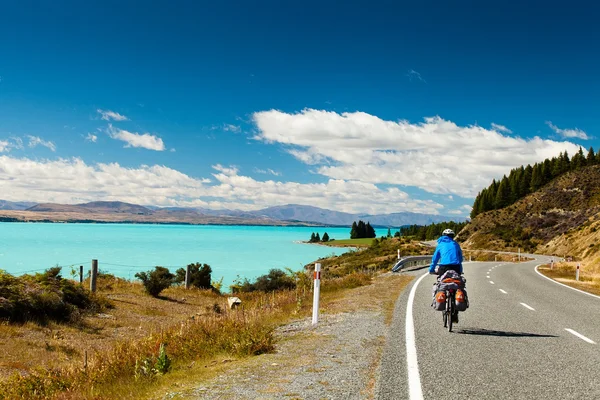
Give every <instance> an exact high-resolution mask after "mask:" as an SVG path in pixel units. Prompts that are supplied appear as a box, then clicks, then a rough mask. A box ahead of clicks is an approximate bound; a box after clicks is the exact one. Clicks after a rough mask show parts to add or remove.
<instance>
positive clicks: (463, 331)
mask: <svg viewBox="0 0 600 400" xmlns="http://www.w3.org/2000/svg"><path fill="white" fill-rule="evenodd" d="M456 333H461V334H463V335H481V336H503V337H558V336H556V335H539V334H537V333H527V332H510V331H494V330H489V329H460V330H457V331H456Z"/></svg>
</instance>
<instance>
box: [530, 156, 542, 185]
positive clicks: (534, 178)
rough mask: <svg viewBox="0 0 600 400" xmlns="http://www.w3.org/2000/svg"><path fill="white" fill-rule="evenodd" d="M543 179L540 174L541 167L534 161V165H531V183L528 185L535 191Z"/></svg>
mask: <svg viewBox="0 0 600 400" xmlns="http://www.w3.org/2000/svg"><path fill="white" fill-rule="evenodd" d="M543 179H544V178H543V176H542V167H541V166H540V164H538V163H535V165H534V166H533V172H532V173H531V184H530V185H529V187H530V189H531V191H532V192H535V191H537V190H538V189H539V188H541V187H542V186H543V185H544V181H543Z"/></svg>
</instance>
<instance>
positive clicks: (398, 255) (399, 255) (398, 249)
mask: <svg viewBox="0 0 600 400" xmlns="http://www.w3.org/2000/svg"><path fill="white" fill-rule="evenodd" d="M399 259H400V249H398V260H399Z"/></svg>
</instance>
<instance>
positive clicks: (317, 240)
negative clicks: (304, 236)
mask: <svg viewBox="0 0 600 400" xmlns="http://www.w3.org/2000/svg"><path fill="white" fill-rule="evenodd" d="M320 241H321V237H320V236H319V232H317V234H316V235H315V242H320Z"/></svg>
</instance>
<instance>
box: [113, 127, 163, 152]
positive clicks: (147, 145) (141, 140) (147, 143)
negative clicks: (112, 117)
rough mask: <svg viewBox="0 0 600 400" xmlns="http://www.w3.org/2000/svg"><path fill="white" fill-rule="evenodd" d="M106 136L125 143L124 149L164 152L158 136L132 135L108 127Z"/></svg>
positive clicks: (146, 134) (147, 134)
mask: <svg viewBox="0 0 600 400" xmlns="http://www.w3.org/2000/svg"><path fill="white" fill-rule="evenodd" d="M108 134H109V136H110V137H111V138H113V139H117V140H122V141H123V142H125V143H127V144H126V145H125V146H124V147H142V148H144V149H148V150H156V151H164V150H165V144H164V143H163V141H162V139H161V138H159V137H158V136H154V135H151V134H149V133H143V134H140V133H132V132H129V131H126V130H123V129H118V128H115V127H113V126H112V125H110V124H109V125H108Z"/></svg>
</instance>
